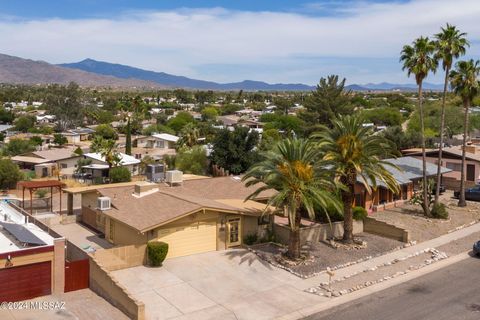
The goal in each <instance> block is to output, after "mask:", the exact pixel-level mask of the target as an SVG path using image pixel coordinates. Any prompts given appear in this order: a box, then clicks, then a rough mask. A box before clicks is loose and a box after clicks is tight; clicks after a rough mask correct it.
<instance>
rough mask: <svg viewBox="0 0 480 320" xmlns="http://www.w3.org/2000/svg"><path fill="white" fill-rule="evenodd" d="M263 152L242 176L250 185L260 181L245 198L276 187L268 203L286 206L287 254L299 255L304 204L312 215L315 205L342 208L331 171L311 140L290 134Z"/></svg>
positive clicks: (284, 207) (289, 255)
mask: <svg viewBox="0 0 480 320" xmlns="http://www.w3.org/2000/svg"><path fill="white" fill-rule="evenodd" d="M262 156H263V157H264V158H263V159H264V160H263V161H261V162H259V163H256V164H255V165H253V166H252V167H251V168H250V169H249V170H248V171H247V173H246V174H245V176H244V177H243V179H242V180H243V181H246V186H247V187H248V186H254V185H260V186H259V187H258V188H257V190H256V191H255V192H253V193H252V194H250V195H249V196H248V197H247V199H246V200H249V199H255V197H257V196H258V195H259V194H260V193H261V192H264V191H266V190H275V191H277V192H276V193H275V195H273V196H272V197H271V198H270V199H269V200H268V202H267V205H269V206H270V205H271V206H274V207H276V208H283V209H284V211H285V214H286V215H287V216H288V221H289V226H290V240H289V246H288V251H287V256H288V257H290V258H291V259H297V258H299V257H300V223H301V212H300V209H301V208H304V209H305V210H306V211H307V212H308V215H309V216H310V218H312V219H313V218H314V217H315V212H314V207H315V206H320V207H322V208H327V207H329V206H333V207H334V208H335V209H337V210H338V211H340V210H341V209H340V203H339V202H338V201H337V200H336V199H335V198H334V197H332V196H331V192H330V191H331V190H333V189H334V188H335V184H334V183H333V182H332V179H331V176H329V172H330V171H329V170H325V168H324V167H322V162H320V161H318V160H319V158H320V155H319V152H318V149H317V148H316V146H315V144H314V143H312V142H311V141H310V140H305V139H296V138H288V139H285V140H282V141H281V142H279V143H278V144H277V145H276V146H275V147H274V148H273V149H272V150H271V151H267V152H265V153H263V154H262Z"/></svg>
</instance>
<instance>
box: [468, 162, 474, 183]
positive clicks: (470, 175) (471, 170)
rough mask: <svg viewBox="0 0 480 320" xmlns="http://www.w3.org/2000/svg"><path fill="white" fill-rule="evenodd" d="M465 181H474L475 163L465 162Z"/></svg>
mask: <svg viewBox="0 0 480 320" xmlns="http://www.w3.org/2000/svg"><path fill="white" fill-rule="evenodd" d="M467 181H475V165H474V164H467Z"/></svg>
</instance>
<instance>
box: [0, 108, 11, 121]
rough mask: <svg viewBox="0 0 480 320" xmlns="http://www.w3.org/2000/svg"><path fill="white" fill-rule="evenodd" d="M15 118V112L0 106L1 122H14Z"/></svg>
mask: <svg viewBox="0 0 480 320" xmlns="http://www.w3.org/2000/svg"><path fill="white" fill-rule="evenodd" d="M13 119H15V115H14V114H13V112H11V111H8V110H6V109H5V108H0V123H12V122H13Z"/></svg>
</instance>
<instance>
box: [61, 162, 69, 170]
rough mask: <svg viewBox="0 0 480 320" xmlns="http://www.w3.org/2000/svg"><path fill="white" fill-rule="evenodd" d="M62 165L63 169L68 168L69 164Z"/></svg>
mask: <svg viewBox="0 0 480 320" xmlns="http://www.w3.org/2000/svg"><path fill="white" fill-rule="evenodd" d="M60 165H61V166H62V169H66V168H68V164H66V163H61V164H60Z"/></svg>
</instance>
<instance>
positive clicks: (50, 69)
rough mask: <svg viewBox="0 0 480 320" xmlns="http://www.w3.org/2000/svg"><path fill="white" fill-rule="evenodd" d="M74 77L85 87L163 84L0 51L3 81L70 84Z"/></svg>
mask: <svg viewBox="0 0 480 320" xmlns="http://www.w3.org/2000/svg"><path fill="white" fill-rule="evenodd" d="M71 81H74V82H76V83H78V84H79V85H81V86H85V87H123V88H133V87H137V88H158V87H164V86H161V85H159V84H158V83H156V82H149V81H145V80H141V79H121V78H117V77H112V76H108V75H100V74H96V73H91V72H85V71H82V70H75V69H71V68H63V67H60V66H56V65H53V64H50V63H47V62H44V61H34V60H29V59H23V58H19V57H14V56H9V55H6V54H0V83H14V84H48V83H58V84H68V83H69V82H71Z"/></svg>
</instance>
